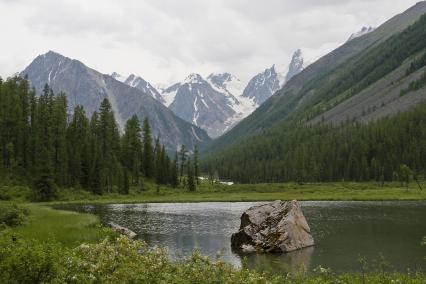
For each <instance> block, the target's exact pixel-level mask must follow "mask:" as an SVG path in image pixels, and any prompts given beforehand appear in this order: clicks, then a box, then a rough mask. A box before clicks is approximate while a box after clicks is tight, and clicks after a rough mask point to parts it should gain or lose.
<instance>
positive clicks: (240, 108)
mask: <svg viewBox="0 0 426 284" xmlns="http://www.w3.org/2000/svg"><path fill="white" fill-rule="evenodd" d="M303 68H304V66H303V55H302V51H301V50H300V49H299V50H297V51H296V52H295V53H294V55H293V57H292V60H291V63H290V65H289V67H288V71H287V72H279V71H277V70H276V67H275V65H273V66H272V67H270V68H267V69H265V70H264V71H262V72H260V73H259V74H257V75H255V76H254V77H253V78H252V79H251V80H250V81H249V82H248V83H246V82H243V81H241V80H240V79H238V78H237V77H236V76H234V75H232V74H230V73H218V74H214V73H212V74H210V75H209V76H207V78H203V77H202V76H201V75H200V74H196V73H193V74H190V75H189V76H187V78H186V79H185V80H184V81H182V82H178V83H175V84H173V85H172V86H169V87H166V88H164V89H162V90H157V89H156V88H155V87H153V85H151V84H150V83H148V82H147V81H145V80H144V79H143V78H142V77H140V76H136V75H133V74H132V75H130V76H129V77H127V78H125V77H123V76H121V75H119V74H118V73H116V72H114V73H112V74H111V76H112V77H114V78H116V79H117V80H120V81H122V82H124V83H125V84H128V85H129V86H132V87H135V88H138V89H140V90H141V91H143V92H144V93H146V94H149V95H151V96H152V97H153V98H155V99H156V100H158V101H160V102H161V103H163V104H164V105H165V106H167V107H168V108H170V109H171V110H172V111H173V112H174V113H175V114H176V115H177V116H179V117H180V118H182V119H184V120H185V121H187V122H189V123H192V124H194V125H197V126H199V127H200V128H202V129H204V130H206V131H207V133H208V134H209V136H210V137H212V138H216V137H219V136H220V135H222V134H223V133H225V132H226V131H228V130H229V129H231V128H232V127H233V126H234V125H236V124H237V123H238V122H239V121H241V120H242V119H243V118H245V117H246V116H247V115H249V114H250V113H252V112H253V111H254V110H255V109H256V108H257V107H259V106H260V105H261V104H262V103H263V102H264V101H265V100H266V99H268V98H269V97H271V96H272V95H273V94H274V93H275V92H276V91H278V90H279V89H280V88H281V87H282V86H283V85H284V84H285V83H286V82H287V81H288V80H290V79H291V78H292V77H293V76H295V75H296V74H298V73H299V72H301V71H302V70H303Z"/></svg>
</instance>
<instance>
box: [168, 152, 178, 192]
mask: <svg viewBox="0 0 426 284" xmlns="http://www.w3.org/2000/svg"><path fill="white" fill-rule="evenodd" d="M178 160H179V158H178V152H177V151H176V155H175V159H174V160H173V163H172V164H171V168H170V184H171V186H172V187H174V188H176V187H178V186H179V176H178Z"/></svg>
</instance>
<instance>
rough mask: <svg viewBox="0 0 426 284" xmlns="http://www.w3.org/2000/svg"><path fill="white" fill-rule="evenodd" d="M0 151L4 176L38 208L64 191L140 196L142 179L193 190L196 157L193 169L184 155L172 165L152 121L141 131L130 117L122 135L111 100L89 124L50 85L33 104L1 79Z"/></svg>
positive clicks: (17, 81)
mask: <svg viewBox="0 0 426 284" xmlns="http://www.w3.org/2000/svg"><path fill="white" fill-rule="evenodd" d="M0 151H1V155H0V171H1V172H3V173H4V174H7V175H9V176H12V177H14V178H15V179H16V178H19V179H20V180H23V181H24V182H25V183H28V184H31V185H32V187H33V188H34V193H35V194H34V196H35V199H37V200H50V199H53V198H55V196H56V193H57V190H58V188H61V187H81V188H83V189H87V190H89V191H91V192H93V193H95V194H103V193H105V192H119V193H123V194H127V193H128V192H129V188H130V186H131V185H133V186H139V187H140V188H142V189H143V183H144V179H148V180H152V181H154V182H156V183H158V184H164V185H171V186H173V187H178V186H179V184H180V183H181V182H183V180H184V181H185V182H186V181H187V180H188V184H185V185H188V186H189V188H190V189H191V190H195V186H193V181H194V180H195V178H194V176H193V175H194V174H195V173H194V172H195V170H194V168H197V167H198V162H197V157H195V158H194V159H195V167H194V165H192V166H191V165H190V166H188V165H187V163H188V162H189V163H190V159H189V158H188V157H187V151H186V150H185V149H184V148H183V151H181V152H182V153H181V155H180V157H183V159H181V161H179V159H178V155H177V153H176V157H175V159H174V160H172V159H170V158H169V156H168V155H167V153H166V150H165V148H164V146H162V145H161V144H160V141H159V139H158V138H157V139H156V140H155V142H154V143H153V137H152V134H151V129H150V125H149V122H148V119H145V121H144V123H143V126H142V127H141V126H140V125H139V120H138V118H137V117H136V116H133V117H132V118H131V119H129V120H128V121H127V123H126V125H125V130H124V134H123V135H120V132H119V129H118V126H117V124H116V121H115V118H114V113H113V111H112V109H111V104H110V103H109V102H108V100H107V99H105V100H104V101H103V102H102V104H101V106H100V108H99V111H98V112H94V113H93V115H92V117H91V119H90V120H89V119H88V118H87V116H86V113H85V111H84V109H83V107H82V106H77V107H76V108H75V109H74V111H73V113H72V114H69V113H68V112H67V98H66V96H65V94H63V93H60V94H57V95H55V94H54V93H53V92H52V90H51V89H49V87H48V86H47V85H46V86H45V88H44V90H43V92H42V94H40V96H36V93H35V91H34V90H30V88H29V85H28V82H27V80H25V79H22V78H12V79H8V80H7V81H6V82H3V81H2V80H1V78H0ZM179 167H180V171H179ZM184 168H185V171H186V172H184V170H183V169H184ZM190 175H192V176H191V177H190Z"/></svg>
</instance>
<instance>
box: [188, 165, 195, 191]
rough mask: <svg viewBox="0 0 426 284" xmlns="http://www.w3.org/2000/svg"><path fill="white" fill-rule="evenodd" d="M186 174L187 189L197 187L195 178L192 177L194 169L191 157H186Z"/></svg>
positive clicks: (190, 189)
mask: <svg viewBox="0 0 426 284" xmlns="http://www.w3.org/2000/svg"><path fill="white" fill-rule="evenodd" d="M187 176H188V189H189V191H195V190H196V189H197V185H196V182H195V178H194V169H193V167H192V165H191V158H189V159H188V164H187Z"/></svg>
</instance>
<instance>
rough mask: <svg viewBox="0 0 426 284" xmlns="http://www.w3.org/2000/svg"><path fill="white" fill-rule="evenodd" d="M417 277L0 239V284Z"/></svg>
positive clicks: (133, 247) (140, 248) (121, 243)
mask: <svg viewBox="0 0 426 284" xmlns="http://www.w3.org/2000/svg"><path fill="white" fill-rule="evenodd" d="M425 280H426V278H425V276H424V275H423V274H419V273H418V274H410V273H407V274H401V273H371V274H341V275H336V274H334V273H333V272H332V271H331V270H330V269H325V268H322V267H319V268H318V269H316V270H314V272H313V274H311V275H308V274H306V273H302V274H296V275H290V274H289V275H284V276H273V275H267V274H264V273H259V272H256V271H249V270H247V269H236V268H234V267H233V266H231V265H229V264H226V263H224V262H222V261H212V260H210V259H209V258H207V257H204V256H201V255H200V254H199V253H197V252H194V253H193V254H192V255H191V256H190V257H188V258H186V259H184V260H181V261H177V262H173V261H170V260H169V258H168V255H167V252H166V251H165V250H163V249H159V248H158V249H149V248H148V247H147V245H146V244H145V243H142V242H139V241H132V240H129V239H127V238H125V237H120V238H118V239H117V240H116V241H113V242H110V241H108V240H105V241H103V242H101V243H98V244H82V245H80V246H79V247H77V248H75V249H73V250H69V249H65V248H63V247H61V246H57V245H55V244H44V243H37V242H34V241H25V240H20V239H19V237H18V240H16V241H12V240H11V238H10V236H7V234H3V236H0V281H1V282H2V283H42V282H43V283H284V284H285V283H296V284H297V283H300V284H301V283H308V284H309V283H425Z"/></svg>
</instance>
